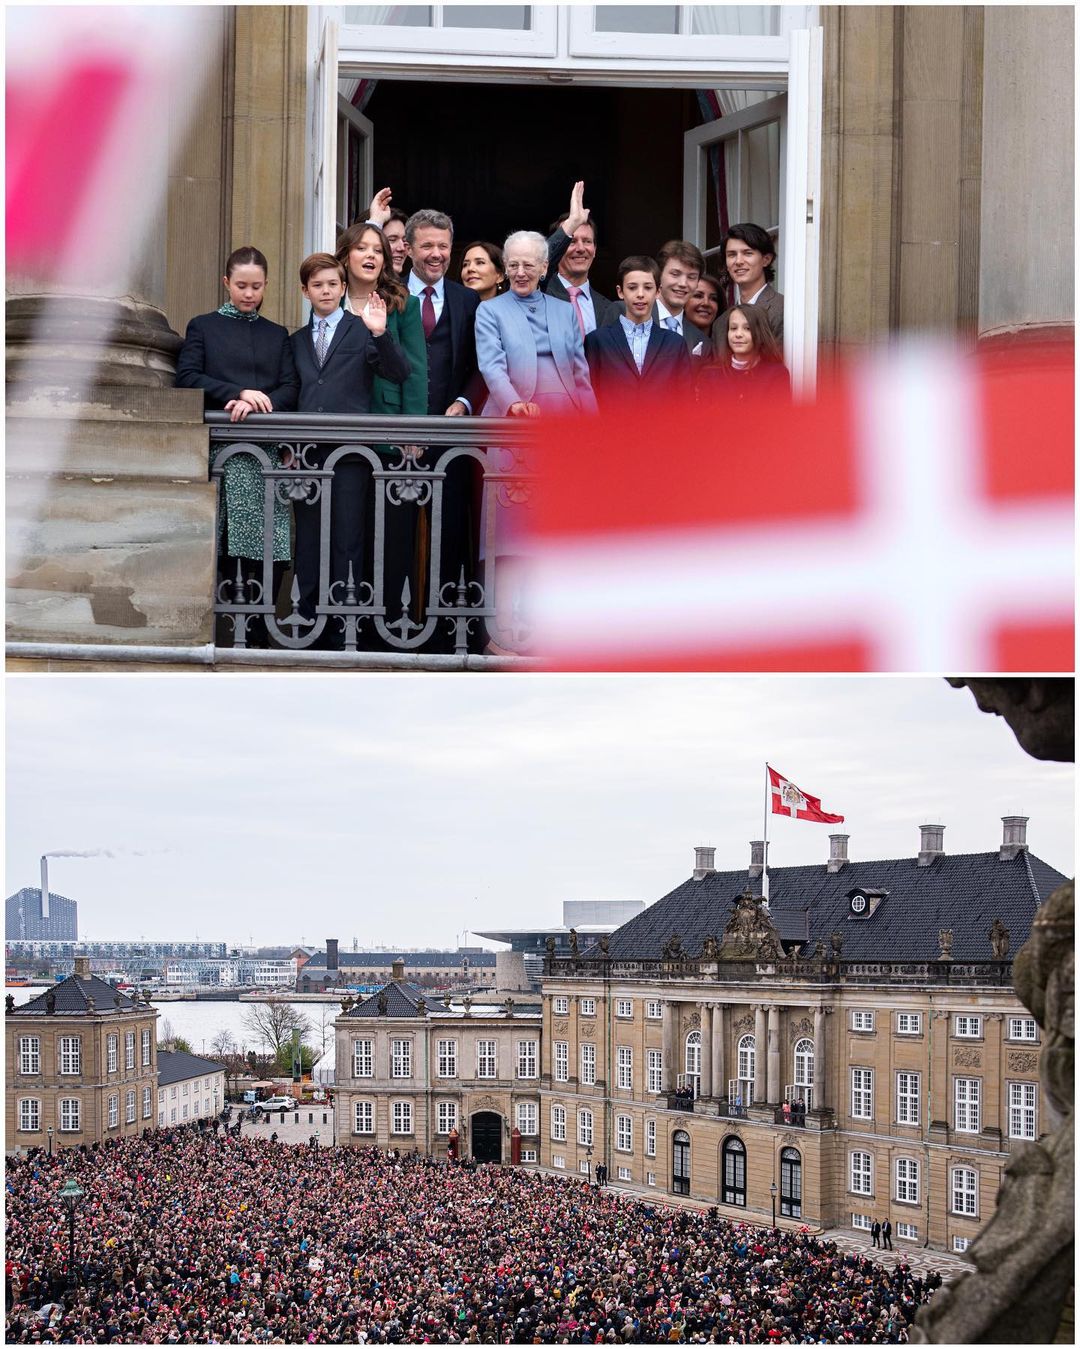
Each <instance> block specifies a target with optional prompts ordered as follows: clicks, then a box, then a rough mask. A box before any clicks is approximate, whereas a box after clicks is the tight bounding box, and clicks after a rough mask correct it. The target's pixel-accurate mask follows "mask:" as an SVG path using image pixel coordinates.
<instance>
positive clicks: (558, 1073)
mask: <svg viewBox="0 0 1080 1349" xmlns="http://www.w3.org/2000/svg"><path fill="white" fill-rule="evenodd" d="M555 1081H556V1082H569V1081H570V1045H569V1044H568V1043H567V1041H566V1040H556V1041H555Z"/></svg>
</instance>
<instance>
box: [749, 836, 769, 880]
mask: <svg viewBox="0 0 1080 1349" xmlns="http://www.w3.org/2000/svg"><path fill="white" fill-rule="evenodd" d="M764 870H765V840H764V839H763V838H755V839H751V840H750V879H751V880H752V881H754V880H757V878H758V877H759V876H760V875H761V873H762V872H763V871H764Z"/></svg>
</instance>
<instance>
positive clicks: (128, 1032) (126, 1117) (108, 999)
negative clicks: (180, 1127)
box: [4, 956, 158, 1149]
mask: <svg viewBox="0 0 1080 1349" xmlns="http://www.w3.org/2000/svg"><path fill="white" fill-rule="evenodd" d="M6 1007H7V1010H6V1014H5V1063H6V1068H5V1087H6V1097H5V1104H4V1120H5V1136H6V1138H7V1147H8V1148H9V1149H13V1148H29V1147H48V1148H50V1149H52V1148H54V1147H57V1148H67V1147H77V1146H78V1145H79V1144H82V1143H100V1142H102V1141H103V1140H104V1139H107V1138H123V1137H126V1136H128V1135H131V1134H140V1133H143V1132H144V1131H145V1130H146V1129H152V1128H153V1127H154V1124H155V1122H156V1118H157V1106H156V1095H157V1045H156V1038H157V1037H156V1033H155V1027H156V1022H157V1017H158V1013H157V1012H156V1011H155V1010H154V1008H152V1007H150V1006H149V1005H147V1004H146V1003H144V1002H141V1001H140V1000H139V999H137V998H132V997H128V996H126V995H125V994H123V993H118V992H117V990H116V989H115V988H113V987H112V985H111V984H107V983H105V982H104V980H102V979H98V978H96V977H95V976H94V975H92V974H91V973H90V963H89V960H88V958H87V957H85V956H80V957H78V958H77V959H76V962H75V973H74V974H72V975H71V976H70V977H68V978H67V979H63V980H61V982H60V983H58V984H56V985H55V987H53V988H49V989H47V990H46V991H45V992H44V993H42V994H40V995H39V996H38V997H36V998H32V999H31V1000H30V1001H29V1002H27V1003H25V1004H23V1006H21V1007H15V1005H14V999H13V998H12V997H11V996H10V995H9V996H8V999H7V1004H6Z"/></svg>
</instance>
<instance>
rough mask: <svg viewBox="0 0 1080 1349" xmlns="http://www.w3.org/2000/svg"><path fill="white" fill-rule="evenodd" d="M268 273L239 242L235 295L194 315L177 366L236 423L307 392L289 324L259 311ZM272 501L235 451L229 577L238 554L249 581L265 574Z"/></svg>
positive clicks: (181, 383) (226, 562) (279, 556)
mask: <svg viewBox="0 0 1080 1349" xmlns="http://www.w3.org/2000/svg"><path fill="white" fill-rule="evenodd" d="M266 278H267V265H266V258H265V257H264V256H263V255H262V253H260V252H259V250H258V249H257V248H238V249H237V250H236V251H235V252H234V253H233V254H232V255H231V256H230V257H229V260H228V262H227V263H226V264H225V275H224V277H223V278H222V282H223V284H224V286H225V291H226V294H227V295H228V299H227V300H226V302H225V303H224V304H223V305H222V306H221V308H220V309H218V310H216V311H215V312H214V313H212V314H200V315H199V316H198V317H197V318H193V319H192V320H191V322H190V323H189V324H188V327H187V334H186V335H185V337H184V345H183V347H182V348H181V351H180V357H179V359H178V361H177V365H176V386H177V388H179V389H202V390H203V393H204V395H205V406H206V408H207V410H212V409H218V410H222V411H225V412H228V413H229V414H230V416H231V418H232V420H233V421H234V422H237V421H243V419H244V418H245V417H246V416H247V415H248V413H249V412H292V411H294V410H295V409H296V404H297V400H298V398H299V394H300V377H299V375H298V374H297V372H296V364H295V362H294V361H293V355H292V346H291V344H290V342H289V333H288V329H286V328H283V327H282V326H281V324H279V323H271V322H270V320H269V319H264V318H261V317H260V315H259V310H260V308H261V307H262V302H263V298H264V295H265V293H266ZM267 454H268V455H269V457H270V460H271V462H272V463H273V464H275V465H276V466H280V465H282V463H283V460H282V459H281V457H280V455H279V453H278V452H277V451H276V450H274V449H273V448H271V447H267ZM264 499H265V489H264V486H263V477H262V471H261V469H260V467H259V464H258V462H257V461H256V460H255V459H254V458H252V456H251V455H247V454H240V455H234V456H233V457H232V458H231V459H230V460H229V461H228V463H227V464H226V465H225V472H224V480H223V484H222V493H221V516H222V519H221V528H222V532H223V535H224V547H223V548H222V549H221V552H222V565H221V575H222V577H232V576H235V574H236V559H238V558H239V559H243V560H242V561H241V563H240V570H241V573H242V575H243V576H244V579H245V580H252V579H256V578H258V577H259V576H261V568H260V567H257V566H256V565H254V564H255V563H261V562H262V558H263V517H264V504H263V503H264ZM289 556H290V548H289V511H288V507H287V506H286V505H285V504H284V503H283V502H281V501H278V500H277V499H276V498H275V502H274V537H273V560H274V561H275V562H279V563H284V562H287V561H288V560H289ZM230 560H231V565H230ZM277 570H279V571H283V570H284V568H283V567H282V568H279V569H277ZM276 579H277V578H275V581H276ZM275 589H276V584H275ZM269 598H272V597H269Z"/></svg>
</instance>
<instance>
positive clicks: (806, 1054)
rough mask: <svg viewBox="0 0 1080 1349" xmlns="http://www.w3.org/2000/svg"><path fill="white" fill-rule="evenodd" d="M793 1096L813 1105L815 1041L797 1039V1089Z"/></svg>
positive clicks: (807, 1104)
mask: <svg viewBox="0 0 1080 1349" xmlns="http://www.w3.org/2000/svg"><path fill="white" fill-rule="evenodd" d="M791 1094H792V1096H793V1097H794V1098H795V1099H796V1100H799V1101H802V1102H803V1103H804V1104H805V1105H806V1106H808V1107H809V1106H812V1105H813V1099H812V1098H813V1094H814V1042H813V1040H796V1042H795V1090H794V1091H793V1092H792V1093H791Z"/></svg>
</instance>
